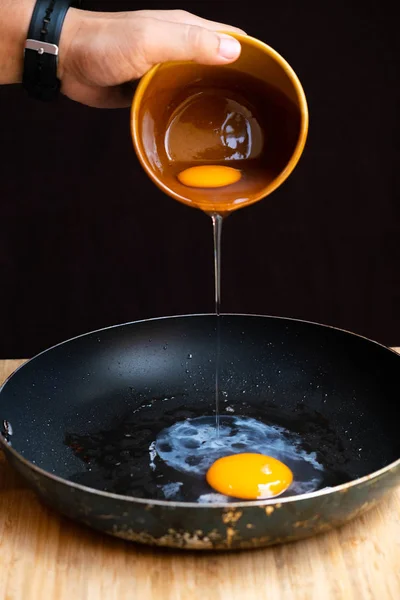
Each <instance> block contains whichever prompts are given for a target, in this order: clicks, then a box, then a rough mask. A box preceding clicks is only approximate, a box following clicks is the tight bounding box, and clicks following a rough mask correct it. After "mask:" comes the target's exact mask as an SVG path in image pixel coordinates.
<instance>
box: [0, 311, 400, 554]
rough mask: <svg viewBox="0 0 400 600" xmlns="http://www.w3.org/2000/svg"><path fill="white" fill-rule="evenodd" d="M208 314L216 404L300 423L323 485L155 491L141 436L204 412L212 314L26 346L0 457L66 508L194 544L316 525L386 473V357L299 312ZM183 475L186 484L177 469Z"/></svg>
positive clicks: (10, 386) (389, 423) (390, 482)
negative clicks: (233, 497)
mask: <svg viewBox="0 0 400 600" xmlns="http://www.w3.org/2000/svg"><path fill="white" fill-rule="evenodd" d="M221 319H222V322H221V377H220V390H221V394H222V393H223V396H221V397H223V398H229V407H230V408H229V410H230V411H232V408H233V409H234V411H235V414H238V415H244V416H246V415H247V416H252V417H254V418H257V419H259V420H263V421H264V422H268V423H271V424H275V425H278V426H282V427H285V428H286V429H288V430H290V431H292V432H295V433H296V434H298V435H299V436H301V439H302V441H303V443H304V447H305V448H308V449H309V450H314V451H315V452H316V453H317V454H318V457H319V459H320V460H321V461H322V463H323V464H324V468H325V471H324V473H325V475H324V477H325V480H324V482H323V486H322V487H324V488H327V489H322V490H320V491H315V492H312V493H309V494H303V495H299V496H291V495H290V491H289V493H288V492H286V494H285V495H282V496H280V497H278V498H275V499H274V500H263V501H250V502H248V501H233V502H230V503H226V502H223V503H211V504H198V503H195V502H185V501H168V500H165V499H162V497H160V492H159V488H158V487H157V481H156V480H154V479H153V480H152V477H151V473H150V471H151V470H149V466H148V465H149V455H148V453H147V449H148V443H149V441H151V440H152V439H155V437H156V436H157V434H158V432H159V431H160V430H161V429H162V428H164V427H165V426H166V425H171V424H172V422H173V421H177V420H178V421H179V420H183V419H186V418H193V417H197V416H201V415H213V414H214V411H215V395H214V390H215V389H214V377H215V357H216V343H215V342H216V317H215V316H213V315H194V316H183V317H173V318H162V319H154V320H148V321H141V322H136V323H130V324H126V325H121V326H116V327H112V328H108V329H103V330H100V331H96V332H94V333H90V334H87V335H83V336H81V337H78V338H75V339H72V340H69V341H67V342H65V343H63V344H60V345H58V346H55V347H54V348H51V349H50V350H47V351H45V352H43V353H42V354H40V355H38V356H37V357H35V358H33V359H32V360H30V361H29V362H28V363H26V364H25V365H24V366H23V367H21V368H20V369H19V370H17V371H16V372H15V373H14V374H13V375H12V376H11V377H10V378H9V379H8V381H7V382H6V383H5V384H4V386H3V388H2V389H1V394H0V418H1V419H2V420H4V425H3V432H2V436H0V442H1V444H2V447H3V449H4V451H5V453H6V455H7V457H8V459H9V460H10V462H11V463H12V464H13V465H14V467H15V468H16V469H17V470H18V471H19V472H20V473H21V474H22V475H23V477H24V478H25V479H26V480H27V481H28V482H29V483H30V484H31V485H32V486H33V488H34V489H35V490H36V492H37V493H38V494H39V496H40V497H41V498H42V500H43V501H44V502H46V503H48V504H49V505H50V506H52V507H55V508H56V509H57V510H59V511H60V512H61V513H63V514H65V515H67V516H69V517H71V518H73V519H76V520H78V521H81V522H83V523H86V524H88V525H89V526H91V527H94V528H96V529H99V530H101V531H104V532H106V533H110V534H112V535H115V536H119V537H122V538H126V539H129V540H134V541H138V542H143V543H148V544H156V545H161V546H174V547H181V548H199V549H207V548H214V549H227V548H232V549H233V548H249V547H255V546H264V545H269V544H273V543H278V542H285V541H288V540H294V539H298V538H301V537H305V536H308V535H311V534H314V533H317V532H320V531H325V530H326V529H329V528H331V527H334V526H337V525H340V524H342V523H344V522H346V521H348V520H349V519H350V518H352V517H354V516H355V515H358V514H360V513H361V512H363V511H364V510H366V509H367V508H369V507H371V506H372V505H374V504H375V503H376V502H377V501H378V500H379V499H380V498H381V497H382V496H383V495H384V494H385V493H386V492H387V491H388V490H389V489H391V488H393V487H394V486H395V485H396V484H397V483H398V482H399V479H400V459H399V457H400V442H399V432H398V428H399V418H398V412H397V411H398V386H399V377H400V356H398V355H397V354H395V353H394V352H392V351H391V350H389V349H387V348H385V347H383V346H381V345H379V344H377V343H375V342H372V341H369V340H367V339H365V338H361V337H359V336H356V335H353V334H350V333H347V332H344V331H341V330H337V329H333V328H329V327H325V326H321V325H316V324H313V323H307V322H300V321H295V320H289V319H279V318H270V317H259V316H249V315H247V316H246V315H224V316H223V317H222V318H221ZM221 405H222V406H221V413H222V415H227V414H228V413H227V406H228V404H226V402H224V401H221ZM143 448H146V453H147V454H146V460H145V459H144V456H143ZM146 461H147V462H146ZM146 470H147V474H146V473H145V472H146ZM157 472H158V471H157V470H156V471H154V473H157ZM149 473H150V475H149ZM169 475H170V476H171V473H170V474H169ZM162 476H165V474H164V475H161V477H162ZM172 477H173V475H172ZM184 485H186V486H187V489H189V491H190V485H191V484H190V481H188V482H187V484H185V482H184ZM188 486H189V487H188Z"/></svg>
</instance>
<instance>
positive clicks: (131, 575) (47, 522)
mask: <svg viewBox="0 0 400 600" xmlns="http://www.w3.org/2000/svg"><path fill="white" fill-rule="evenodd" d="M399 350H400V349H399ZM22 362H23V361H19V360H9V361H0V381H3V379H4V378H5V377H7V376H8V375H9V374H10V373H11V372H12V371H13V370H14V369H15V368H17V367H18V366H19V365H20V364H21V363H22ZM399 515H400V489H398V490H397V491H396V492H395V493H393V494H391V495H390V496H389V497H388V498H387V499H386V500H384V501H383V502H381V504H380V505H379V506H378V507H376V508H374V509H372V510H371V511H369V512H368V513H367V514H365V515H364V516H363V517H361V518H359V519H356V520H354V521H353V522H352V523H350V524H348V525H346V526H345V527H342V528H341V529H338V530H335V531H333V532H330V533H328V534H323V535H320V536H317V537H314V538H311V539H309V540H305V541H302V542H295V543H292V544H287V545H283V546H277V547H274V548H267V549H262V550H251V551H244V552H238V553H224V554H197V553H179V552H175V551H169V550H159V549H158V550H153V549H150V548H147V547H142V546H138V545H134V544H130V543H127V542H124V541H121V540H117V539H114V538H111V537H107V536H104V535H101V534H98V533H96V532H94V531H91V530H89V529H87V528H85V527H83V526H80V525H77V524H75V523H73V522H71V521H69V520H67V519H65V518H63V517H60V516H59V515H58V514H55V513H54V512H52V511H51V510H49V509H47V508H45V507H44V506H42V505H41V504H40V502H39V501H38V500H37V498H36V496H35V495H34V494H33V493H32V492H31V491H30V490H29V489H27V487H26V486H25V484H24V483H23V482H22V481H21V480H20V479H19V477H18V476H17V475H16V474H15V473H14V472H13V471H12V470H11V469H10V467H9V466H8V465H7V464H6V462H5V460H4V457H3V456H2V454H1V453H0V600H38V599H40V600H42V599H43V600H72V598H73V599H74V600H98V599H103V598H104V599H106V600H378V599H379V600H399V598H400V518H399Z"/></svg>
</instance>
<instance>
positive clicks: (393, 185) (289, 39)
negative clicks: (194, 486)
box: [0, 0, 400, 358]
mask: <svg viewBox="0 0 400 600" xmlns="http://www.w3.org/2000/svg"><path fill="white" fill-rule="evenodd" d="M84 7H85V8H86V7H87V8H89V9H94V10H95V9H103V10H105V9H114V10H119V9H138V8H185V9H187V10H190V11H191V12H194V13H197V14H199V15H201V16H204V17H207V18H211V19H214V20H220V21H222V22H227V23H232V24H235V25H237V26H239V27H241V28H243V29H245V30H246V31H247V33H249V34H251V35H253V36H255V37H258V38H260V39H262V40H264V41H266V42H267V43H269V44H270V45H271V46H273V47H274V48H275V49H276V50H278V51H279V52H280V53H281V54H282V55H283V56H284V57H285V58H286V59H287V60H288V61H289V63H290V64H291V65H292V66H293V68H294V69H295V71H296V72H297V74H298V75H299V77H300V80H301V81H302V83H303V86H304V88H305V92H306V95H307V98H308V102H309V109H310V133H309V138H308V142H307V145H306V149H305V152H304V154H303V156H302V158H301V160H300V163H299V165H298V166H297V168H296V169H295V171H294V172H293V174H292V175H291V176H290V178H289V180H288V181H287V182H286V183H285V184H284V185H283V186H282V187H281V188H280V189H279V190H277V191H276V192H274V193H273V194H272V195H271V196H269V197H268V198H267V199H265V200H264V201H262V202H260V203H258V204H256V205H254V206H252V207H249V208H246V209H244V210H242V211H238V212H237V213H236V214H234V215H232V216H231V217H229V219H228V220H227V221H226V224H225V230H224V234H223V276H222V285H223V288H222V290H223V311H224V312H250V313H261V314H272V315H279V316H290V317H296V318H302V319H307V320H313V321H318V322H322V323H327V324H331V325H335V326H339V327H342V328H345V329H349V330H352V331H354V332H357V333H360V334H363V335H366V336H368V337H371V338H374V339H376V340H378V341H380V342H383V343H385V344H388V345H396V344H397V345H399V344H400V316H399V314H400V269H399V260H400V237H399V233H400V205H399V190H400V186H399V183H400V178H399V157H400V152H399V117H398V106H399V84H398V78H399V76H398V72H399V63H400V60H399V58H400V53H399V35H398V23H397V21H396V18H395V13H394V8H393V9H390V7H389V3H388V2H379V3H378V2H376V1H374V2H373V1H371V0H367V1H365V2H363V3H356V2H348V1H343V0H340V1H337V2H329V3H327V2H321V1H309V2H307V1H306V2H300V1H299V0H290V1H288V2H285V1H281V2H271V1H268V2H259V3H257V4H256V2H254V1H251V0H246V1H244V0H243V1H239V2H235V1H232V0H231V1H230V2H228V1H225V0H203V1H193V2H190V1H186V2H179V1H176V2H151V1H147V2H144V1H143V2H133V1H131V2H130V1H125V2H122V1H121V2H120V1H114V2H113V1H112V0H110V1H108V2H101V1H97V2H96V1H94V2H90V1H87V2H84ZM0 115H1V117H0V118H1V145H0V147H1V162H0V165H1V166H0V175H1V179H0V181H1V213H0V214H1V218H0V269H1V290H0V328H1V330H0V334H1V335H0V357H3V358H5V357H22V356H30V355H32V354H34V353H36V352H38V351H40V350H42V349H44V348H46V347H48V346H50V345H52V344H54V343H57V342H59V341H62V340H63V339H66V338H68V337H71V336H74V335H77V334H80V333H84V332H86V331H89V330H92V329H94V328H99V327H103V326H107V325H112V324H116V323H121V322H126V321H131V320H135V319H141V318H146V317H154V316H162V315H171V314H181V313H190V312H211V311H212V310H213V304H212V303H213V271H212V237H211V223H210V219H209V217H207V216H205V215H203V214H202V213H200V212H199V211H196V210H194V209H191V208H189V207H186V206H184V205H181V204H179V203H177V202H175V201H174V200H172V199H170V198H168V197H165V196H163V194H162V193H161V192H160V191H159V190H158V189H157V188H156V187H155V186H154V184H152V183H151V182H150V180H148V179H147V176H146V175H145V174H144V172H143V171H142V169H141V167H140V166H139V163H138V160H137V158H136V155H135V153H134V150H133V147H132V143H131V139H130V131H129V109H126V110H114V111H106V110H95V109H90V108H87V107H85V106H81V105H78V104H75V103H73V102H71V101H69V100H67V99H65V98H63V99H61V100H60V101H59V102H56V103H54V104H52V105H47V104H41V103H38V102H35V101H34V100H31V99H28V98H27V97H26V95H25V93H24V92H23V91H22V90H21V88H20V87H19V86H8V87H2V88H0Z"/></svg>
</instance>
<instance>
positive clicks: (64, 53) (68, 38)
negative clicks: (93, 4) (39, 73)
mask: <svg viewBox="0 0 400 600" xmlns="http://www.w3.org/2000/svg"><path fill="white" fill-rule="evenodd" d="M88 14H90V13H88V12H87V11H84V10H79V9H77V8H72V7H71V8H70V9H69V10H68V12H67V14H66V17H65V20H64V24H63V28H62V31H61V37H60V42H59V53H58V66H57V77H58V78H59V79H60V81H61V83H62V81H63V77H64V74H65V73H66V72H67V71H70V70H71V68H72V65H73V64H74V63H75V62H76V60H77V58H78V55H79V52H80V50H79V48H80V43H79V41H80V38H81V34H82V30H84V29H85V28H86V27H87V25H88V22H90V19H89V18H88ZM83 36H84V37H85V34H83Z"/></svg>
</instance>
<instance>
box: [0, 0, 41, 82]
mask: <svg viewBox="0 0 400 600" xmlns="http://www.w3.org/2000/svg"><path fill="white" fill-rule="evenodd" d="M34 6H35V0H4V1H3V2H2V5H1V7H0V84H7V83H21V81H22V73H23V67H24V45H25V40H26V36H27V33H28V28H29V23H30V20H31V17H32V12H33V8H34Z"/></svg>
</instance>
